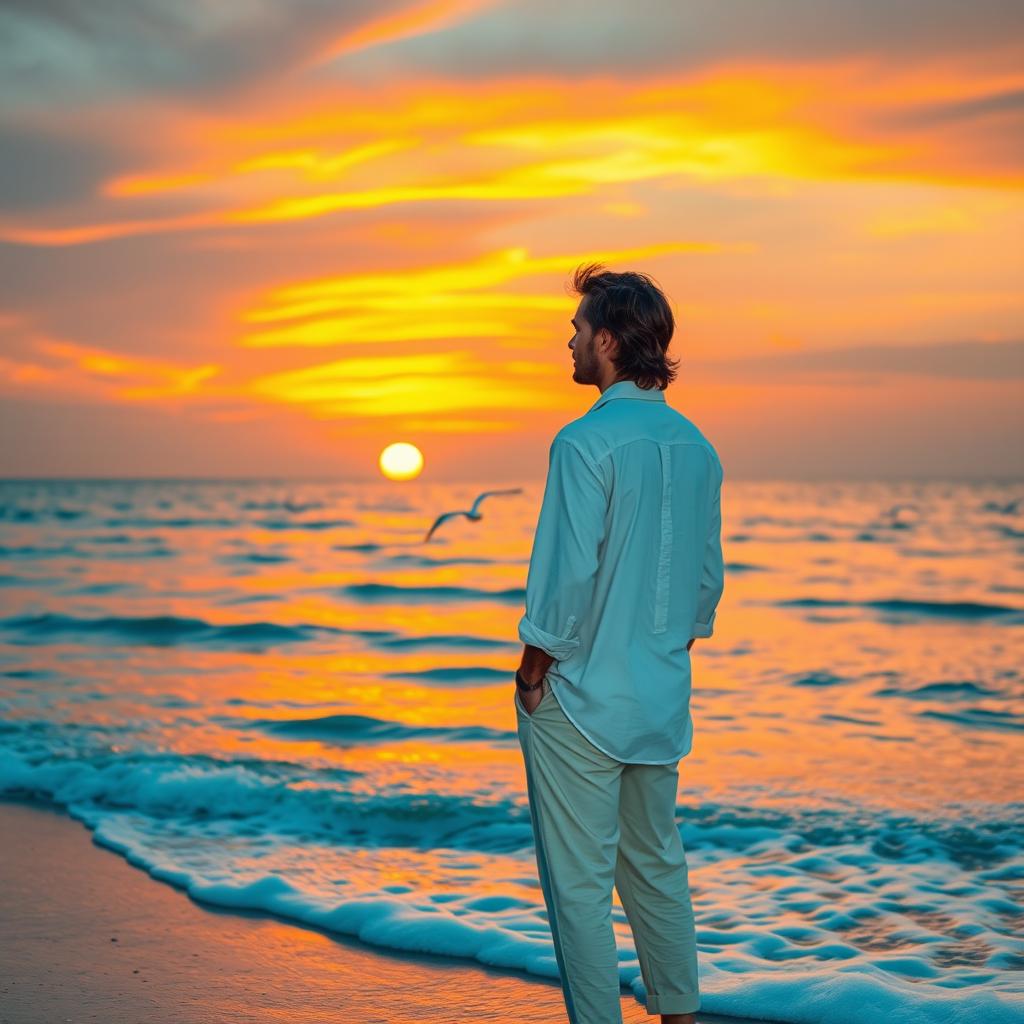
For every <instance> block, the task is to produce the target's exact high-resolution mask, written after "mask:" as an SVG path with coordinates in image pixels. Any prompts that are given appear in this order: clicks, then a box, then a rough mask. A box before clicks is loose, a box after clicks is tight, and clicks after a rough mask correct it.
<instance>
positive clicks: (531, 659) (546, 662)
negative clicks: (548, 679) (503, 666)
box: [517, 644, 555, 715]
mask: <svg viewBox="0 0 1024 1024" xmlns="http://www.w3.org/2000/svg"><path fill="white" fill-rule="evenodd" d="M554 663H555V659H554V658H552V657H551V655H550V654H548V652H547V651H542V650H541V649H540V648H539V647H533V646H531V645H530V644H527V645H526V646H525V647H524V648H523V659H522V661H521V662H520V664H519V674H520V675H521V676H522V677H523V678H524V679H525V680H526V681H527V682H528V683H539V682H540V681H541V680H542V679H543V678H544V677H545V676H546V675H547V674H548V669H549V668H551V666H552V665H553V664H554ZM517 689H518V687H517ZM543 696H544V687H542V686H538V687H537V689H536V690H530V691H529V692H525V693H524V692H523V691H522V690H519V703H520V704H522V705H523V708H524V710H525V711H526V713H527V714H528V715H532V714H533V713H534V711H536V710H537V705H538V704H539V703H540V701H541V697H543Z"/></svg>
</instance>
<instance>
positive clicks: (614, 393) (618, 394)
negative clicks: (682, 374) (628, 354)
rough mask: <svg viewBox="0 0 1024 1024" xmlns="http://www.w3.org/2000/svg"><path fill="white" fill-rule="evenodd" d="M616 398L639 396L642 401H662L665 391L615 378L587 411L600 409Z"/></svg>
mask: <svg viewBox="0 0 1024 1024" xmlns="http://www.w3.org/2000/svg"><path fill="white" fill-rule="evenodd" d="M616 398H639V399H640V400H641V401H644V402H664V401H665V392H664V391H661V390H660V389H659V388H651V389H650V390H646V389H644V388H642V387H640V386H639V385H638V384H637V383H636V381H632V380H617V381H616V382H615V383H614V384H612V385H611V386H610V387H607V388H605V389H604V393H603V394H602V395H601V397H600V398H599V399H598V400H597V401H596V402H595V403H594V404H593V405H592V406H591V407H590V408H589V409H588V410H587V411H588V412H593V411H594V410H595V409H600V408H601V406H602V405H604V404H605V402H611V401H612V400H613V399H616Z"/></svg>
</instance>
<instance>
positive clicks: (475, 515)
mask: <svg viewBox="0 0 1024 1024" xmlns="http://www.w3.org/2000/svg"><path fill="white" fill-rule="evenodd" d="M522 493H523V489H522V488H521V487H514V488H512V489H511V490H508V491H484V493H483V494H478V495H477V498H476V501H474V502H473V507H472V508H471V509H468V510H467V509H458V510H457V511H455V512H442V513H441V515H439V516H438V517H437V518H436V519H435V520H434V525H433V526H432V527H431V528H430V529H429V530H428V531H427V535H426V537H424V538H423V539H424V542H426V541H428V540H430V538H431V537H432V536H433V535H434V531H435V530H436V529H437V528H438V527H439V526H440V525H441V524H442V523H443V522H444V521H445V520H446V519H452V518H453V517H455V516H465V517H466V518H467V519H472V520H473V521H474V522H475V521H476V520H477V519H483V516H482V515H481V514H480V512H479V511H478V509H479V508H480V502H482V501H483V500H484V498H489V497H490V496H491V495H492V494H522Z"/></svg>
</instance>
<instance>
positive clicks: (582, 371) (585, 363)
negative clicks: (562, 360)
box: [574, 353, 597, 384]
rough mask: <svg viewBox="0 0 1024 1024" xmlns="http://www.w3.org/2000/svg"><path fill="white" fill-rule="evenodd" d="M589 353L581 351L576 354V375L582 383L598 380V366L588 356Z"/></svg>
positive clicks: (591, 382)
mask: <svg viewBox="0 0 1024 1024" xmlns="http://www.w3.org/2000/svg"><path fill="white" fill-rule="evenodd" d="M588 356H589V353H580V354H579V355H577V356H576V371H575V374H574V376H575V377H576V380H577V381H578V382H579V383H580V384H593V383H594V382H595V381H596V380H597V367H596V366H595V365H594V364H593V362H591V360H590V359H589V358H588Z"/></svg>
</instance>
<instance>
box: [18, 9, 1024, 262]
mask: <svg viewBox="0 0 1024 1024" xmlns="http://www.w3.org/2000/svg"><path fill="white" fill-rule="evenodd" d="M428 6H430V7H431V10H433V12H434V14H435V15H436V14H438V11H439V10H440V8H441V7H446V5H428ZM447 6H451V5H447ZM456 6H457V5H456ZM435 8H436V9H435ZM425 9H426V8H422V9H421V8H417V10H421V11H422V10H425ZM453 9H454V8H453ZM461 9H462V8H461V7H460V10H461ZM467 9H468V8H467ZM406 13H408V12H406ZM1021 88H1024V75H1022V74H1007V73H998V74H996V73H993V74H988V75H986V74H984V73H980V72H977V71H974V70H963V69H959V70H958V69H947V68H939V67H934V66H924V67H915V68H912V69H897V70H895V71H893V70H888V71H887V73H886V74H885V75H884V76H879V74H878V69H877V67H875V66H873V65H871V64H869V63H868V62H866V61H863V60H861V61H852V60H846V61H842V62H835V63H832V64H823V63H822V64H804V65H794V66H775V65H763V64H762V65H753V64H747V65H742V64H732V65H722V66H719V67H717V68H713V69H710V70H703V71H701V72H700V73H696V74H691V75H688V76H677V77H672V78H660V79H658V80H650V79H648V80H643V79H641V80H638V81H636V82H633V83H624V82H622V81H621V80H616V79H610V78H609V79H599V78H598V79H592V80H587V81H575V80H573V81H566V82H555V81H548V80H537V79H527V80H523V81H514V80H505V81H496V82H489V83H481V84H480V85H479V86H478V87H477V88H476V89H474V90H473V91H472V92H470V93H467V92H466V91H465V88H464V86H462V85H461V84H458V85H456V84H454V83H449V82H444V81H430V82H427V83H424V82H413V81H406V82H397V83H394V84H392V85H389V86H387V87H385V88H382V89H380V90H378V91H377V92H376V93H374V94H372V95H368V94H367V93H366V92H365V90H356V89H346V88H345V87H344V86H332V87H331V88H330V89H328V90H326V91H325V92H324V91H322V86H321V91H318V90H317V89H316V88H314V87H313V86H312V85H310V84H309V83H293V84H292V86H291V88H290V89H285V90H282V94H281V95H280V96H273V95H268V96H267V98H266V104H264V103H263V102H262V98H261V102H260V103H259V104H258V105H257V104H255V103H254V102H253V99H252V97H249V98H248V106H246V107H241V108H238V109H228V110H225V111H222V112H220V113H218V114H216V115H206V116H204V117H199V116H195V117H194V118H193V120H192V121H191V122H190V121H188V120H184V119H183V118H182V116H181V114H180V113H171V112H164V117H165V119H166V120H167V121H168V134H169V137H170V140H171V141H173V145H171V144H170V142H163V143H161V145H162V146H163V149H159V150H157V151H156V157H155V158H156V159H161V158H163V159H167V158H169V157H170V154H172V153H173V154H175V156H174V158H173V159H174V162H175V163H176V164H178V165H177V166H166V167H157V168H156V169H155V170H153V171H152V172H150V173H146V174H126V175H120V176H118V177H115V178H113V179H111V180H109V181H108V182H107V183H106V184H105V185H104V186H103V188H102V190H101V195H100V197H99V202H98V204H97V203H96V202H94V203H90V204H88V205H87V207H86V209H85V210H84V218H85V219H84V222H82V223H79V224H77V225H70V224H68V223H63V224H59V225H54V224H39V223H33V222H27V221H24V220H21V221H19V220H10V219H9V220H7V221H6V222H0V239H3V240H6V241H8V242H15V243H20V244H26V245H44V246H46V245H75V244H86V243H91V242H98V241H104V240H108V239H112V238H119V237H128V236H132V235H140V234H160V233H167V232H177V231H199V230H204V229H208V228H221V227H240V226H249V225H260V224H274V223H281V222H290V221H299V220H311V219H316V218H322V217H326V216H329V215H332V214H337V213H342V212H346V211H359V210H374V209H383V208H386V207H392V206H399V205H402V204H409V203H448V202H479V203H490V204H496V203H502V204H514V203H533V202H537V201H544V200H547V201H554V200H560V199H566V198H570V197H574V196H579V197H587V196H593V197H595V199H596V200H597V201H598V202H599V203H604V202H608V201H611V202H619V203H623V202H624V203H625V204H626V205H625V206H623V207H622V209H623V210H624V211H625V212H626V213H627V215H628V213H629V212H630V211H632V210H634V209H635V203H634V204H632V205H630V200H629V199H623V197H622V196H621V194H620V193H615V194H612V195H609V190H611V189H613V188H616V187H622V186H628V185H631V184H638V183H644V182H652V181H662V182H665V183H666V184H669V185H678V186H683V185H685V184H687V183H690V182H701V183H704V184H715V183H728V182H733V181H744V182H751V181H762V182H765V183H771V182H778V181H787V180H790V181H798V180H812V181H886V180H887V181H921V182H929V183H934V184H950V185H983V186H989V187H991V186H997V187H1001V188H1020V187H1021V186H1022V185H1024V171H1022V170H1021V168H1020V167H1019V165H1016V166H1007V165H1006V164H1005V161H1001V160H1000V158H999V157H998V155H997V154H996V153H995V150H994V149H992V151H991V152H989V151H988V150H987V149H986V146H985V145H984V144H983V143H984V139H979V137H978V136H977V132H978V131H979V129H977V127H976V126H974V125H973V123H972V122H971V120H970V118H968V117H966V115H964V114H962V113H961V114H958V115H957V116H956V117H953V116H949V117H943V116H938V115H937V114H936V113H935V111H936V110H938V111H940V112H941V111H942V110H944V109H946V107H949V108H950V109H953V110H957V111H962V110H963V108H964V106H965V104H967V106H968V108H969V106H970V103H972V102H975V101H978V102H981V101H982V100H983V99H984V98H985V97H986V96H989V95H992V94H996V93H999V94H1003V93H1006V94H1010V93H1012V91H1013V90H1020V89H1021ZM951 105H952V106H951ZM255 106H258V107H259V110H260V113H259V114H258V115H256V114H254V113H252V110H253V108H254V107H255ZM154 116H155V117H156V118H157V119H159V118H160V116H161V112H160V111H157V112H155V114H154ZM108 130H110V131H115V130H123V128H118V127H117V122H116V121H114V122H113V123H112V125H111V127H110V129H108ZM158 133H159V130H158ZM965 140H967V141H969V143H970V144H969V145H966V144H965ZM1000 144H1001V143H1000ZM993 145H995V143H993ZM179 154H184V159H183V160H182V158H181V157H180V156H179ZM325 182H330V183H332V184H335V185H336V186H340V187H335V188H332V189H326V190H325V189H324V188H323V187H322V185H323V183H325ZM164 197H166V199H167V201H168V202H173V206H172V207H171V208H170V209H169V210H166V211H165V212H154V211H153V210H148V211H147V213H146V215H142V216H140V215H135V216H132V215H131V214H130V213H129V214H128V215H127V216H125V215H124V214H125V213H126V212H127V211H129V210H131V208H132V207H137V206H138V204H139V203H141V202H142V201H147V202H148V203H150V205H151V204H152V203H153V202H156V201H158V200H161V199H162V198H164ZM111 204H115V205H116V206H117V208H118V209H117V214H118V215H117V216H110V215H109V209H108V207H110V205H111ZM190 205H191V207H192V208H189V206H190ZM183 207H184V209H183Z"/></svg>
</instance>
